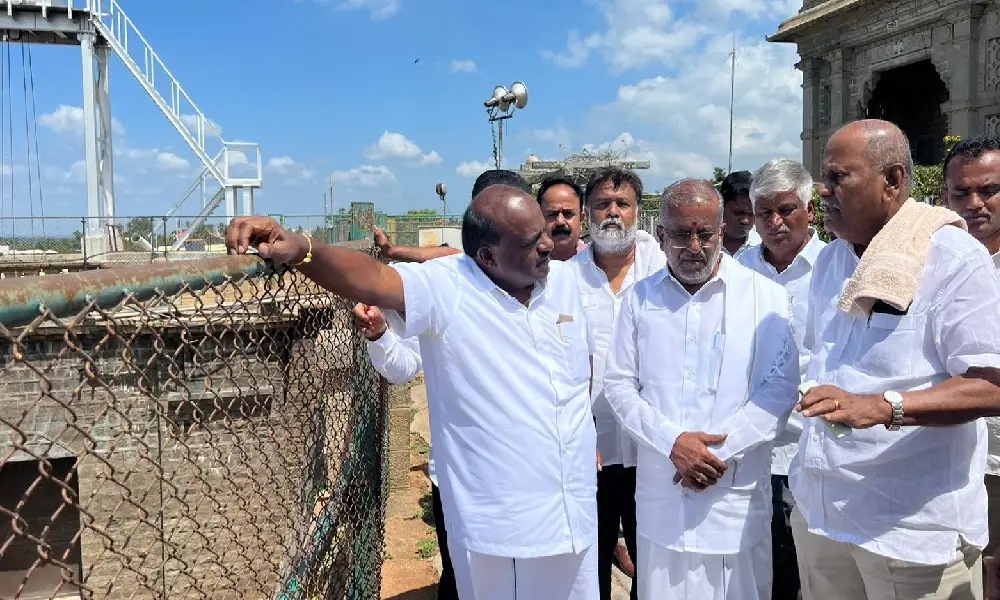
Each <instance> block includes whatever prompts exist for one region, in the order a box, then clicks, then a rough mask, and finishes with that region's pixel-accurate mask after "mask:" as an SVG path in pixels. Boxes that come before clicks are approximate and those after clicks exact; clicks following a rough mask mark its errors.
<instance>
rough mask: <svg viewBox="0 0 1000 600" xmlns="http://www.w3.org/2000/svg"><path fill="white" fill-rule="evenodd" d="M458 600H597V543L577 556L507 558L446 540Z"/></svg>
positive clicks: (598, 595)
mask: <svg viewBox="0 0 1000 600" xmlns="http://www.w3.org/2000/svg"><path fill="white" fill-rule="evenodd" d="M448 550H449V551H450V552H451V563H452V567H453V568H454V569H455V584H456V586H457V587H458V597H459V599H460V600H598V599H599V598H600V595H601V594H600V590H599V588H598V584H597V543H596V542H595V543H593V544H591V545H590V547H589V548H587V549H586V550H584V551H583V552H581V553H579V554H557V555H556V556H544V557H541V558H509V557H503V556H490V555H488V554H479V553H477V552H472V551H470V550H468V549H467V548H465V546H463V545H462V543H461V542H459V541H458V540H456V539H455V538H452V537H450V536H449V537H448Z"/></svg>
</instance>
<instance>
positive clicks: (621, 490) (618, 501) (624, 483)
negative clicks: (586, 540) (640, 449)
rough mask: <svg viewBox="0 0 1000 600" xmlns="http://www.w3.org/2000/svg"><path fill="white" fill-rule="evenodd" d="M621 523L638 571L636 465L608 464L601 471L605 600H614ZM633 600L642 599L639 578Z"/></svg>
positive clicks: (600, 571)
mask: <svg viewBox="0 0 1000 600" xmlns="http://www.w3.org/2000/svg"><path fill="white" fill-rule="evenodd" d="M619 525H620V526H621V531H623V532H624V534H625V547H626V548H628V554H629V557H631V559H632V564H633V565H634V566H635V568H636V571H637V572H638V569H639V566H638V564H637V563H636V556H635V554H636V551H635V467H628V468H626V467H623V466H622V465H605V466H604V468H602V469H601V470H600V471H598V473H597V553H598V554H597V579H598V582H599V583H600V589H601V600H611V565H612V562H613V561H614V554H615V548H616V547H617V546H618V531H619ZM630 597H631V600H636V599H637V598H638V592H637V586H636V585H635V580H633V581H632V593H631V596H630Z"/></svg>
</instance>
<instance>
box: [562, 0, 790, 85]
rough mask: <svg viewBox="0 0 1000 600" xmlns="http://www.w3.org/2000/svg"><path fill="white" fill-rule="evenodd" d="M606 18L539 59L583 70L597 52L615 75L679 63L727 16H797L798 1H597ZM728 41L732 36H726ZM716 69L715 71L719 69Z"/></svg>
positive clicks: (573, 33) (751, 18) (753, 18)
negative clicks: (593, 29) (594, 28)
mask: <svg viewBox="0 0 1000 600" xmlns="http://www.w3.org/2000/svg"><path fill="white" fill-rule="evenodd" d="M593 3H594V4H596V5H597V6H598V8H599V10H600V12H601V14H602V16H603V17H604V22H605V26H604V28H603V30H602V31H599V32H592V33H587V34H581V33H580V32H579V31H575V30H574V31H570V32H569V33H568V36H567V42H566V48H565V49H564V50H562V51H553V50H543V51H542V56H543V57H544V58H546V59H548V60H550V61H552V62H553V63H555V64H557V65H559V66H562V67H567V68H573V67H581V66H583V65H584V64H586V63H587V61H588V60H589V59H590V56H591V55H592V54H594V53H598V54H600V55H601V57H602V58H603V59H604V61H605V62H606V63H607V64H608V65H609V66H610V67H611V68H612V69H613V70H615V71H624V70H629V69H638V68H642V67H646V66H648V65H655V64H662V65H666V66H671V65H674V64H681V63H682V62H683V61H682V60H680V57H681V56H682V55H684V54H685V53H687V52H689V51H691V50H692V49H694V48H695V46H696V45H697V44H698V43H699V42H700V41H701V40H704V39H706V38H707V37H709V36H710V35H711V34H712V33H713V32H718V31H720V29H722V28H724V27H725V26H726V25H727V22H728V20H729V19H730V17H733V16H738V17H739V18H740V19H741V20H742V21H744V22H745V21H756V20H760V19H764V18H781V17H788V16H790V15H793V14H795V12H796V11H797V10H798V8H799V6H801V2H797V0H698V1H697V2H693V1H692V0H595V1H594V2H593ZM729 39H730V40H731V39H732V37H731V35H730V37H729ZM718 68H719V65H715V66H714V67H713V71H715V70H718Z"/></svg>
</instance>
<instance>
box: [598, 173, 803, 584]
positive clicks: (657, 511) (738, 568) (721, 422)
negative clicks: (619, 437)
mask: <svg viewBox="0 0 1000 600" xmlns="http://www.w3.org/2000/svg"><path fill="white" fill-rule="evenodd" d="M724 229H725V226H724V225H723V222H722V203H721V199H720V198H719V195H718V193H717V192H716V191H715V188H714V187H712V185H711V184H709V183H708V182H705V181H701V180H684V181H680V182H678V183H675V184H673V185H671V186H670V187H669V188H667V190H666V191H665V192H664V194H663V197H662V199H661V200H660V225H659V226H658V227H657V237H658V238H659V241H660V244H661V247H662V248H663V250H664V252H665V253H666V255H667V263H668V265H669V267H668V268H667V269H663V270H661V271H660V272H659V273H657V274H655V275H653V276H651V277H648V278H646V279H644V280H643V281H640V282H638V283H636V284H635V285H633V286H632V289H631V290H629V291H628V293H627V295H626V298H625V301H624V303H623V305H622V309H621V315H620V316H619V318H618V322H617V324H616V327H615V332H614V334H613V336H612V340H613V341H612V344H611V351H610V352H609V354H608V365H607V370H606V372H605V375H604V389H605V393H606V394H607V397H608V402H609V403H610V404H611V407H612V409H613V410H614V412H615V414H616V415H617V416H618V419H619V421H620V422H621V423H622V425H623V426H624V427H625V428H626V429H627V430H628V431H629V433H630V434H631V435H632V436H633V437H635V439H636V440H638V442H639V455H638V461H637V462H638V474H637V477H636V495H635V500H636V513H637V533H638V538H639V539H638V544H637V545H638V580H637V581H638V585H639V598H641V599H643V600H654V599H655V600H674V599H677V600H682V599H683V600H769V599H770V595H771V544H770V540H771V538H770V528H769V521H770V516H771V514H770V513H771V510H770V506H771V489H770V482H771V480H770V463H771V447H772V442H773V440H774V437H775V435H777V433H778V432H779V431H781V430H782V429H784V427H785V422H786V421H787V419H788V415H789V413H790V412H791V410H792V407H793V406H794V405H795V388H796V385H797V383H798V378H799V375H798V360H797V356H796V353H795V343H794V341H793V340H792V336H791V331H790V326H789V319H788V300H787V297H786V294H785V290H784V289H782V287H781V286H779V285H777V284H776V283H774V282H772V281H769V280H768V279H766V278H765V277H763V276H761V275H760V274H758V273H755V272H753V271H751V270H750V269H747V268H745V267H743V266H741V265H740V264H739V263H738V262H736V260H734V259H733V258H732V257H730V256H729V255H728V254H724V253H723V252H722V250H721V245H722V243H721V240H722V237H723V235H724ZM705 432H710V433H705ZM709 446H713V448H712V449H710V448H709Z"/></svg>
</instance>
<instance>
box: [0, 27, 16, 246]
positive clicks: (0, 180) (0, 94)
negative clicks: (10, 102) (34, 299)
mask: <svg viewBox="0 0 1000 600" xmlns="http://www.w3.org/2000/svg"><path fill="white" fill-rule="evenodd" d="M7 43H8V42H7V38H6V36H4V40H3V46H0V217H3V214H4V212H5V203H4V198H3V190H4V189H5V186H4V181H5V180H4V177H5V176H6V173H5V172H4V171H5V169H4V168H3V165H5V164H7V161H6V155H7V144H6V142H5V140H4V137H3V134H4V130H5V127H6V126H7V122H6V119H4V114H3V105H4V103H5V102H6V101H7V95H6V89H5V88H4V80H5V78H4V62H3V51H4V49H5V48H6V47H7ZM10 217H11V220H10V223H11V225H10V228H11V237H13V236H14V223H15V221H14V219H13V217H14V210H13V206H12V207H11V211H10ZM11 243H12V244H13V240H11Z"/></svg>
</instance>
